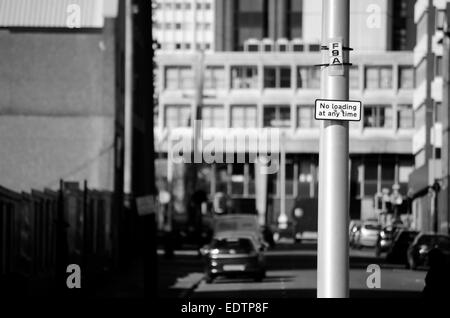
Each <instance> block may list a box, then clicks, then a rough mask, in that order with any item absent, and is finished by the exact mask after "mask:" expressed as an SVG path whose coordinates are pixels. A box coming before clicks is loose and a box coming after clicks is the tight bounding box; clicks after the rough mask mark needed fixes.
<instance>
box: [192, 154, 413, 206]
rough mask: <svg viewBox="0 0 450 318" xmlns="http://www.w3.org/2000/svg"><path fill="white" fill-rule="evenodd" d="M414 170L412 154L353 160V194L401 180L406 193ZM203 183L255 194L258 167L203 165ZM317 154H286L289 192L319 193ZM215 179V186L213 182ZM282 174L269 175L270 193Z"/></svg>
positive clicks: (277, 189) (275, 192)
mask: <svg viewBox="0 0 450 318" xmlns="http://www.w3.org/2000/svg"><path fill="white" fill-rule="evenodd" d="M412 170H413V160H412V158H410V157H408V156H401V157H396V156H389V155H385V156H382V157H378V156H365V157H361V156H358V157H355V158H352V159H351V171H350V172H351V182H350V192H351V196H352V197H367V196H370V197H373V196H374V195H375V194H376V193H377V192H378V191H379V189H382V188H388V189H391V188H392V185H393V184H395V183H399V184H400V185H401V193H403V194H406V189H407V184H408V178H409V175H410V173H411V172H412ZM200 171H201V173H200V174H199V176H200V180H199V183H200V184H201V185H202V186H203V188H204V190H205V191H208V190H209V189H210V191H211V193H212V192H213V191H214V192H217V191H220V192H226V193H227V194H229V195H232V196H237V197H253V196H254V195H255V166H254V164H253V163H233V164H231V163H229V164H226V163H223V164H213V165H202V167H201V168H200ZM318 176H319V167H318V158H317V156H314V155H313V156H301V157H300V156H294V155H290V154H288V155H287V156H286V166H285V183H284V186H285V190H286V195H287V196H289V197H291V196H294V197H296V196H300V197H303V198H308V197H311V198H313V197H317V194H318V192H317V191H318ZM212 180H214V189H212V183H211V181H212ZM280 182H281V180H280V174H279V173H275V174H270V175H268V193H269V195H271V196H275V197H278V196H280V192H281V191H280Z"/></svg>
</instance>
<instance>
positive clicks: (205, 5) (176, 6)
mask: <svg viewBox="0 0 450 318" xmlns="http://www.w3.org/2000/svg"><path fill="white" fill-rule="evenodd" d="M191 8H192V4H191V3H190V2H164V3H159V2H157V3H156V9H165V10H191ZM195 8H196V9H197V10H202V9H203V10H211V3H209V2H197V3H196V4H195Z"/></svg>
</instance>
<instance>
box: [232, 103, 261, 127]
mask: <svg viewBox="0 0 450 318" xmlns="http://www.w3.org/2000/svg"><path fill="white" fill-rule="evenodd" d="M256 123H257V118H256V106H255V105H233V106H231V127H233V128H253V127H256Z"/></svg>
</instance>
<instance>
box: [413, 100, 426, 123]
mask: <svg viewBox="0 0 450 318" xmlns="http://www.w3.org/2000/svg"><path fill="white" fill-rule="evenodd" d="M425 120H426V106H425V104H424V105H422V106H420V107H419V108H417V109H416V110H415V113H414V125H415V128H416V129H419V128H422V126H424V125H425Z"/></svg>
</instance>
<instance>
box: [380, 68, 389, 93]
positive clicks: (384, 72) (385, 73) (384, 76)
mask: <svg viewBox="0 0 450 318" xmlns="http://www.w3.org/2000/svg"><path fill="white" fill-rule="evenodd" d="M380 88H382V89H388V88H392V68H391V67H383V68H381V69H380Z"/></svg>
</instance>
